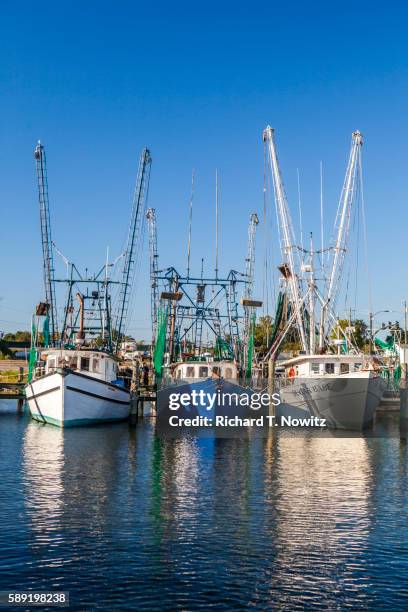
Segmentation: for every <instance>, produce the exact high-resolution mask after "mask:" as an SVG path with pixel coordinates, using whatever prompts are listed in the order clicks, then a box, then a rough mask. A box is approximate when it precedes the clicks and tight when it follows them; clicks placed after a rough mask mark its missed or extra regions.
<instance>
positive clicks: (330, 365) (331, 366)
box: [324, 363, 334, 374]
mask: <svg viewBox="0 0 408 612" xmlns="http://www.w3.org/2000/svg"><path fill="white" fill-rule="evenodd" d="M324 370H325V372H326V374H334V363H326V364H325V368H324Z"/></svg>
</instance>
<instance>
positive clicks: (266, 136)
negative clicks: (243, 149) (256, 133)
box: [263, 125, 309, 351]
mask: <svg viewBox="0 0 408 612" xmlns="http://www.w3.org/2000/svg"><path fill="white" fill-rule="evenodd" d="M263 141H264V143H266V145H267V147H268V152H269V163H270V167H271V172H272V179H273V184H274V191H275V204H276V209H277V213H278V218H279V224H280V237H281V251H282V255H283V258H284V263H285V264H286V267H287V277H286V278H287V281H288V284H289V289H290V294H291V301H292V305H293V308H294V311H295V314H296V323H297V327H298V330H299V334H300V340H301V344H302V349H303V350H304V351H308V348H309V347H308V343H307V338H306V333H305V328H304V323H303V317H302V312H301V309H300V302H301V296H300V291H299V284H298V274H297V270H296V267H295V258H294V249H295V248H296V247H295V244H294V231H293V225H292V220H291V216H290V211H289V206H288V202H287V198H286V194H285V189H284V185H283V181H282V176H281V172H280V168H279V163H278V157H277V153H276V146H275V141H274V129H273V128H271V127H270V126H269V125H268V126H267V127H266V128H265V130H264V131H263Z"/></svg>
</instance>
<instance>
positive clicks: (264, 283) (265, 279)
mask: <svg viewBox="0 0 408 612" xmlns="http://www.w3.org/2000/svg"><path fill="white" fill-rule="evenodd" d="M266 168H267V152H266V143H265V142H264V159H263V266H262V267H263V270H262V312H263V314H264V315H265V314H267V313H268V310H267V306H266V300H265V295H266V288H267V283H268V277H267V266H266V262H267V229H268V227H267V214H266V202H267V194H266V189H267V171H266ZM265 307H266V311H265Z"/></svg>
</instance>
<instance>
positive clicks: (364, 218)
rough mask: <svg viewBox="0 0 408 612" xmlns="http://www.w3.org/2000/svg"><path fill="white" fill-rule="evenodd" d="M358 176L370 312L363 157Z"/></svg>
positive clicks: (370, 288)
mask: <svg viewBox="0 0 408 612" xmlns="http://www.w3.org/2000/svg"><path fill="white" fill-rule="evenodd" d="M358 174H359V179H360V181H359V183H360V199H361V212H362V220H363V240H364V258H365V264H366V272H367V284H368V304H369V308H370V312H372V311H373V294H372V284H371V271H370V266H369V260H368V240H367V223H366V214H365V202H364V184H363V166H362V163H361V155H359V157H358Z"/></svg>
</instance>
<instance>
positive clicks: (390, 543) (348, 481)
mask: <svg viewBox="0 0 408 612" xmlns="http://www.w3.org/2000/svg"><path fill="white" fill-rule="evenodd" d="M23 431H24V434H23V435H24V444H23V462H24V465H23V467H24V470H23V489H22V496H23V500H24V506H25V520H24V534H27V535H25V537H27V548H28V550H29V557H28V559H29V562H28V563H26V564H25V566H24V567H25V570H24V572H25V574H24V576H25V579H23V580H22V581H21V583H22V584H23V585H24V588H28V587H34V585H35V586H36V588H38V585H39V582H40V583H41V580H42V583H43V584H44V585H45V584H47V585H48V587H49V588H50V586H51V587H53V589H54V590H58V588H62V587H63V588H64V589H65V590H70V591H71V598H73V601H75V602H76V603H77V604H78V605H81V606H82V608H83V609H88V608H89V607H90V606H91V603H92V602H95V593H98V598H97V599H98V602H99V603H100V605H101V607H104V608H105V609H127V608H126V605H127V603H126V602H129V601H130V600H131V601H132V602H133V603H132V605H133V608H131V609H157V607H158V605H160V602H161V600H162V599H164V598H165V600H166V605H167V606H168V608H169V609H177V608H183V609H197V608H198V607H200V606H201V607H207V608H208V607H210V606H214V607H216V606H220V607H222V606H223V605H224V607H227V608H228V609H233V608H242V607H248V606H257V607H259V608H260V609H271V608H272V609H305V608H307V607H310V606H315V607H316V606H317V607H319V606H320V607H322V608H323V609H345V608H347V607H351V608H353V609H379V608H380V607H381V606H380V604H381V603H383V602H384V601H388V602H393V601H394V602H395V601H396V598H397V594H396V593H397V591H396V589H395V584H403V580H404V577H405V575H406V567H407V566H406V559H405V557H404V554H403V552H404V550H406V546H408V536H407V533H406V531H407V530H406V529H403V528H402V525H403V524H404V522H405V520H406V507H407V506H406V504H407V493H406V491H407V490H408V486H407V473H406V469H405V468H404V469H402V467H401V466H402V465H404V466H406V463H407V453H406V447H405V446H403V445H402V443H401V446H400V442H399V440H397V439H395V438H394V439H389V438H382V439H381V438H377V439H364V438H363V437H360V438H358V437H354V438H338V437H336V436H335V435H334V434H332V433H331V432H328V433H327V437H322V436H316V435H315V434H314V433H313V432H307V434H305V435H302V436H300V435H291V434H290V433H289V432H286V431H283V430H279V431H276V430H274V429H273V430H271V433H270V435H269V436H268V437H254V436H252V435H251V434H250V433H248V435H246V436H245V434H243V435H242V436H241V437H240V438H228V439H222V438H217V437H215V436H214V437H213V438H210V437H206V438H198V437H194V436H191V435H186V436H185V437H180V438H175V439H169V438H167V439H163V438H160V437H158V436H157V435H156V434H155V425H154V423H153V421H149V420H147V419H144V420H141V421H139V423H138V424H137V426H136V427H134V428H132V427H129V426H128V425H127V424H117V425H110V426H101V428H97V429H94V428H84V429H81V428H78V429H75V428H74V429H71V430H69V429H67V430H59V429H56V428H51V427H49V426H42V425H40V424H37V423H34V422H29V423H28V424H27V425H26V426H25V429H24V430H23ZM17 494H18V495H19V494H20V493H17ZM384 543H385V545H384ZM384 546H385V547H384ZM387 547H388V549H392V550H393V551H394V553H393V563H392V564H391V565H390V564H389V559H388V556H387V554H388V553H387ZM404 547H405V548H404ZM34 567H35V571H34V569H33V568H34ZM373 585H374V586H373ZM399 596H400V595H399ZM129 598H130V599H129ZM393 598H394V599H393ZM90 602H91V603H90ZM392 607H393V609H397V608H396V607H395V606H392Z"/></svg>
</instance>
